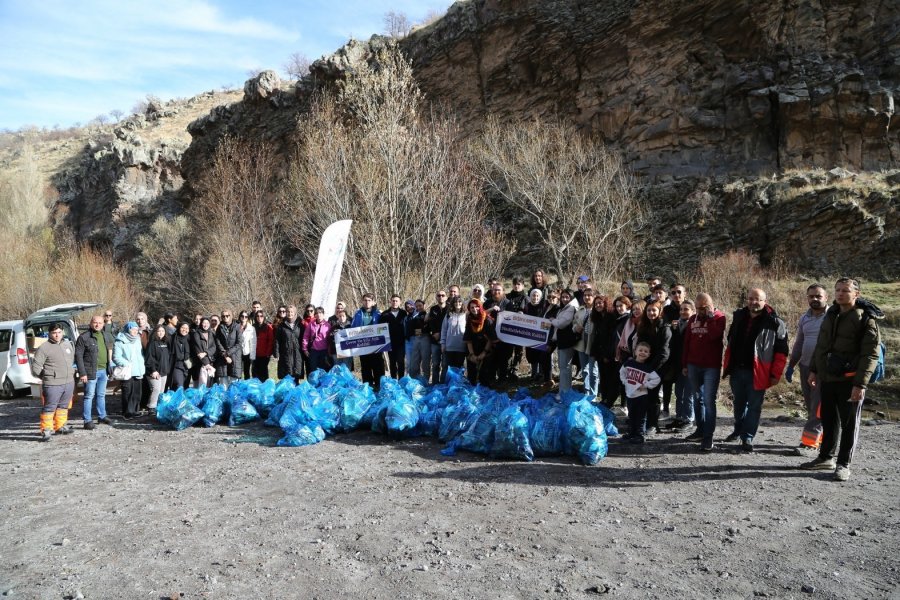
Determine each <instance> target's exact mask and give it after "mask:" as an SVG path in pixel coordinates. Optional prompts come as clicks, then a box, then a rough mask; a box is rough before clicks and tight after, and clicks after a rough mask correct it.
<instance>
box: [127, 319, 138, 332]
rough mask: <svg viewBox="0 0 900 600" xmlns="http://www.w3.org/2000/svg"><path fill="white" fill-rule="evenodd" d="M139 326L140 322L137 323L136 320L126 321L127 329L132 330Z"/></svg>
mask: <svg viewBox="0 0 900 600" xmlns="http://www.w3.org/2000/svg"><path fill="white" fill-rule="evenodd" d="M137 326H138V324H137V323H135V322H134V321H128V322H127V323H125V331H131V330H132V328H134V327H137Z"/></svg>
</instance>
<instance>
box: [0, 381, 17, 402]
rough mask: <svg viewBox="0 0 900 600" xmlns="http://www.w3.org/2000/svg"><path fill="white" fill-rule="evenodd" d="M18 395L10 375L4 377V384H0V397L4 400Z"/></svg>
mask: <svg viewBox="0 0 900 600" xmlns="http://www.w3.org/2000/svg"><path fill="white" fill-rule="evenodd" d="M15 396H16V388H15V386H13V383H12V381H10V380H9V377H4V378H3V385H2V386H0V398H3V399H4V400H9V399H10V398H14V397H15Z"/></svg>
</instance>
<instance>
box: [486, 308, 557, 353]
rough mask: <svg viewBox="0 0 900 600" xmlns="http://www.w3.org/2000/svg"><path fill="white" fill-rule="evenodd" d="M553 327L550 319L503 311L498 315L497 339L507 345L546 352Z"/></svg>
mask: <svg viewBox="0 0 900 600" xmlns="http://www.w3.org/2000/svg"><path fill="white" fill-rule="evenodd" d="M551 327H552V325H550V320H549V319H544V318H541V317H532V316H530V315H526V314H524V313H516V312H509V311H503V312H501V313H499V314H498V315H497V325H496V331H497V339H499V340H500V341H501V342H506V343H507V344H514V345H516V346H525V347H526V348H534V349H535V350H546V349H547V338H548V337H549V336H550V328H551Z"/></svg>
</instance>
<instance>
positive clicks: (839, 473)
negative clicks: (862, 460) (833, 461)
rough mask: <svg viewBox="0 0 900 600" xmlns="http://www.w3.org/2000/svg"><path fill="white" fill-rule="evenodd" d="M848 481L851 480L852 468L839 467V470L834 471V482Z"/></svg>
mask: <svg viewBox="0 0 900 600" xmlns="http://www.w3.org/2000/svg"><path fill="white" fill-rule="evenodd" d="M848 479H850V467H846V466H844V465H838V466H837V469H835V470H834V480H835V481H847V480H848Z"/></svg>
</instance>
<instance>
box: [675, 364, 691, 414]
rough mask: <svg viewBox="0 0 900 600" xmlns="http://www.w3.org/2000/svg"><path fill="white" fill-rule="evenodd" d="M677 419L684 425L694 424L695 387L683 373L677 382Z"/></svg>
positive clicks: (679, 375)
mask: <svg viewBox="0 0 900 600" xmlns="http://www.w3.org/2000/svg"><path fill="white" fill-rule="evenodd" d="M675 418H676V419H677V420H679V421H681V422H683V423H693V422H694V387H693V386H692V385H691V380H690V378H688V376H687V375H684V374H683V373H679V374H678V379H676V380H675Z"/></svg>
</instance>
